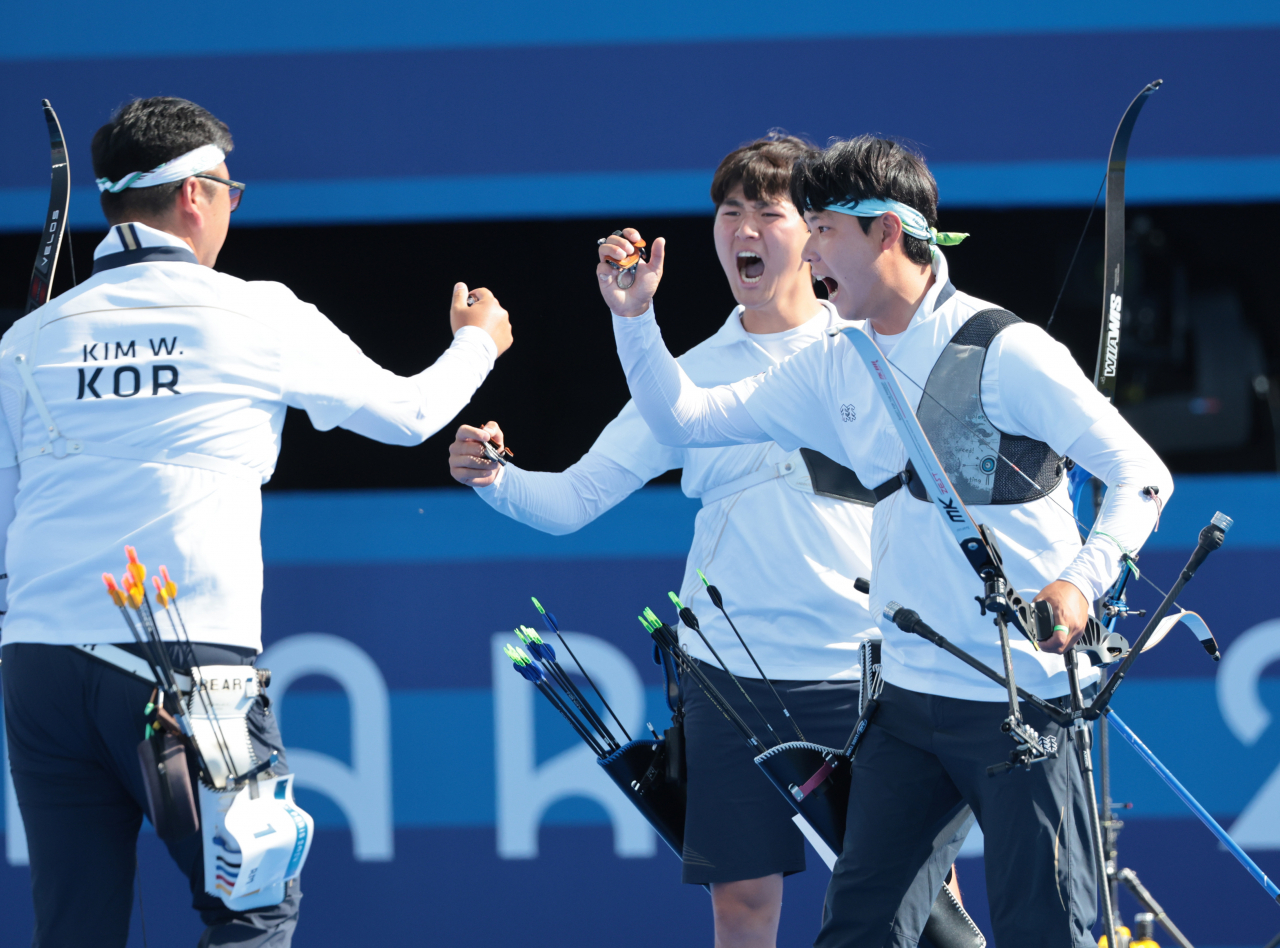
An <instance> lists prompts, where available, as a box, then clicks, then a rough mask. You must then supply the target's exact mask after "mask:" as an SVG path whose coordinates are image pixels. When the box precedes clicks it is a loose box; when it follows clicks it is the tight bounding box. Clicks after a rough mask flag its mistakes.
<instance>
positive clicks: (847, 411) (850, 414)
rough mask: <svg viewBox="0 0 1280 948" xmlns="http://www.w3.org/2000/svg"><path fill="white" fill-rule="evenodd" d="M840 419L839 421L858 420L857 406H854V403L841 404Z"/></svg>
mask: <svg viewBox="0 0 1280 948" xmlns="http://www.w3.org/2000/svg"><path fill="white" fill-rule="evenodd" d="M840 420H841V421H857V420H858V409H857V407H856V406H854V405H847V404H846V405H841V406H840Z"/></svg>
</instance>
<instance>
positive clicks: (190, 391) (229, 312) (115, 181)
mask: <svg viewBox="0 0 1280 948" xmlns="http://www.w3.org/2000/svg"><path fill="white" fill-rule="evenodd" d="M231 148H232V142H231V135H230V133H229V131H228V130H227V127H226V126H225V125H224V124H223V123H221V122H220V121H218V120H217V119H216V118H215V117H214V116H213V115H211V114H209V113H208V112H207V111H205V110H204V109H202V108H200V107H199V106H198V105H195V104H193V103H191V102H187V101H185V100H182V99H173V98H154V99H144V100H138V101H134V102H130V103H129V104H127V105H125V106H123V107H122V108H121V109H120V110H119V111H118V112H117V113H116V114H115V115H114V116H113V117H112V118H111V121H110V122H108V123H107V124H106V125H104V126H103V127H102V128H101V129H99V130H98V132H97V134H96V135H95V136H94V139H93V144H92V152H93V164H94V171H95V173H96V175H97V176H98V187H99V189H100V190H101V201H102V209H103V211H104V213H105V214H106V217H107V220H108V222H109V223H110V225H111V229H110V231H109V232H108V234H107V237H106V239H104V240H103V241H102V243H101V244H100V245H99V246H98V248H97V250H96V251H95V253H94V272H93V276H92V277H90V278H89V279H87V280H85V281H84V282H83V283H81V284H80V285H79V286H77V287H76V288H74V289H73V290H70V291H68V292H66V293H64V294H63V295H62V296H59V297H58V298H56V299H53V300H51V301H50V302H48V303H47V304H46V305H44V306H42V307H40V308H39V309H37V310H35V311H34V312H32V313H30V314H29V315H27V316H25V317H23V318H22V319H19V320H18V321H17V322H16V323H14V325H13V326H12V327H11V328H10V329H9V331H8V332H6V333H5V334H4V337H3V339H0V409H2V411H3V423H2V424H0V527H5V528H7V548H6V549H5V550H4V560H5V566H6V567H7V570H8V575H9V585H8V614H7V616H6V617H5V622H4V627H3V643H2V644H3V648H2V650H0V655H2V657H3V661H2V663H0V673H3V685H4V689H3V690H4V712H5V715H4V716H5V725H6V729H7V734H6V736H7V746H8V754H9V760H10V762H11V767H12V772H13V781H14V787H15V789H16V791H17V796H18V804H19V807H20V809H21V812H22V819H23V824H24V826H25V830H26V837H27V843H28V848H29V851H30V861H31V870H32V871H31V878H32V892H33V901H34V903H35V916H36V928H35V945H36V946H37V948H60V946H81V945H90V944H92V945H103V946H120V948H122V946H123V945H124V944H125V941H126V938H127V936H128V926H129V915H130V907H131V905H132V901H133V893H134V887H135V862H136V857H135V852H136V841H137V836H138V832H139V828H140V825H141V821H142V815H143V812H144V808H145V806H146V791H145V789H144V783H143V774H142V772H141V770H140V767H139V759H138V741H139V739H140V738H141V737H142V735H143V732H144V725H145V723H146V720H147V717H146V714H147V709H146V704H147V701H148V698H149V696H150V695H151V693H152V687H151V685H149V684H147V683H146V682H145V681H144V680H142V678H140V677H138V667H139V666H141V667H142V669H143V671H142V673H141V674H142V676H143V677H145V676H146V671H145V668H146V666H145V664H144V663H142V662H141V661H140V658H141V657H142V655H143V651H142V649H141V648H140V647H138V646H137V645H135V644H133V643H132V642H131V641H130V637H129V632H128V629H127V628H126V626H125V625H124V623H123V622H122V621H121V617H120V612H119V610H117V609H116V608H115V607H114V606H113V605H112V602H111V600H110V599H109V598H108V597H107V594H106V591H105V590H104V589H103V587H102V580H101V579H100V577H101V576H102V574H103V573H115V574H119V573H120V571H121V569H122V567H123V565H124V562H125V559H124V557H125V553H124V547H125V545H126V544H128V545H130V546H133V547H136V548H137V550H138V552H139V554H140V555H141V557H142V558H143V560H144V561H146V562H147V563H149V564H151V567H152V571H153V572H154V571H155V569H156V568H157V567H158V566H159V565H160V564H165V565H166V566H167V567H168V569H169V572H170V575H171V576H172V578H173V579H174V580H175V581H176V582H177V583H178V584H179V586H180V587H181V593H182V596H181V598H182V615H183V617H184V618H185V620H186V625H187V628H188V630H189V633H190V636H191V638H192V639H193V640H194V641H195V642H196V643H198V644H196V645H195V646H194V655H192V654H191V653H190V652H188V651H187V650H185V649H182V648H178V647H177V646H176V645H174V646H168V647H169V650H170V655H171V661H172V663H173V664H174V665H175V666H177V667H178V669H179V670H180V671H181V670H182V669H184V668H189V667H190V666H192V665H200V666H208V665H246V666H247V665H252V664H253V663H254V661H255V658H256V656H257V654H258V653H259V652H260V651H261V650H262V641H261V596H262V551H261V544H260V540H259V535H260V521H261V510H262V500H261V492H260V488H261V485H262V484H263V483H265V482H266V481H267V480H268V479H269V478H270V477H271V474H272V472H273V471H274V469H275V464H276V458H277V455H278V452H279V449H280V436H281V429H282V426H283V423H284V419H285V409H286V407H288V406H292V407H295V408H300V409H302V410H304V411H305V412H306V413H307V415H308V416H309V418H310V421H311V423H312V424H313V425H314V426H315V427H316V428H318V429H320V430H328V429H330V428H334V427H343V428H346V429H348V430H350V431H355V432H357V433H359V434H362V435H365V436H366V437H369V438H372V439H374V440H377V441H382V442H384V443H388V444H402V445H416V444H419V443H421V442H422V441H423V440H424V439H425V438H427V437H428V436H430V435H431V434H433V433H434V432H435V431H436V430H438V429H439V428H440V427H441V426H443V425H444V424H445V423H447V422H448V421H449V420H450V419H451V418H452V417H453V416H454V415H455V414H457V412H458V411H459V410H460V409H461V408H462V407H463V406H464V405H466V404H467V402H468V401H469V400H470V398H471V395H472V393H473V392H474V391H475V390H476V388H477V387H478V386H479V385H480V384H481V382H482V381H483V380H484V379H485V377H486V376H487V375H488V373H489V371H490V369H491V368H492V366H493V363H494V359H495V358H497V356H498V355H500V354H501V353H502V352H503V351H505V350H506V349H507V347H508V346H509V345H510V344H511V326H510V322H509V320H508V317H507V313H506V312H505V311H504V310H503V309H502V308H501V307H500V306H499V305H498V302H497V300H495V299H494V297H493V295H492V294H491V293H489V292H488V291H487V290H484V289H474V290H470V291H469V290H468V288H467V287H466V286H464V285H463V284H458V285H457V286H455V287H454V290H453V305H452V309H451V311H450V322H451V325H452V328H453V330H454V339H453V344H452V345H451V346H450V347H449V348H448V350H446V351H445V352H444V354H443V355H441V356H440V357H439V358H438V359H437V360H436V362H435V363H434V364H433V365H431V366H430V367H429V368H427V369H425V370H424V371H422V372H420V373H419V374H417V375H415V376H413V377H412V378H402V377H400V376H397V375H394V374H392V373H391V372H389V371H387V370H385V369H383V368H381V367H379V366H378V365H377V364H376V363H374V362H373V361H371V360H370V359H369V358H368V357H367V356H365V355H364V354H363V353H362V352H361V351H360V349H359V348H358V347H357V346H356V345H355V343H353V342H352V341H351V340H350V339H349V338H348V337H347V336H346V335H344V334H343V333H342V332H341V331H339V330H338V329H337V327H335V326H334V325H333V323H331V322H330V321H329V320H328V319H326V318H325V317H324V316H323V315H322V314H321V313H320V312H319V311H318V310H317V309H316V308H315V307H314V306H311V305H309V304H307V303H304V302H302V301H301V300H299V299H298V298H297V297H296V296H294V295H293V293H291V292H290V291H289V290H288V288H286V287H284V286H282V285H281V284H278V283H264V282H246V281H243V280H240V279H237V278H235V277H233V276H229V275H227V274H225V273H219V272H218V271H216V270H214V269H213V266H214V264H215V262H216V261H217V258H218V253H219V251H220V250H221V249H222V245H223V242H224V241H225V239H226V237H227V230H228V224H229V219H230V216H231V213H232V211H234V210H235V209H236V207H237V205H238V203H239V201H240V198H241V195H242V194H243V192H244V187H245V186H244V185H243V184H240V183H238V182H236V181H234V180H232V179H231V177H230V173H229V171H228V169H227V164H226V156H227V154H228V153H230V151H231ZM468 297H470V298H471V301H470V302H471V303H472V305H469V300H468ZM3 536H5V533H4V532H3V531H0V537H3ZM157 611H158V610H157ZM160 621H161V632H162V634H165V638H166V640H167V639H168V638H170V637H171V635H170V634H169V632H168V629H167V628H165V627H164V624H163V623H164V620H163V619H162V620H160ZM85 646H92V647H93V652H92V654H90V653H89V652H88V651H87V650H86V649H85ZM192 658H194V661H192ZM246 724H247V727H248V734H249V738H250V742H251V743H252V746H253V750H254V756H255V757H256V759H257V760H258V761H269V760H270V756H271V753H272V752H273V751H274V752H276V753H278V754H279V755H280V757H279V763H278V764H277V765H275V766H274V768H273V769H272V770H269V771H268V774H269V775H271V774H280V773H287V772H288V768H287V765H286V763H285V760H284V747H283V744H282V742H281V737H280V730H279V727H278V725H277V723H276V720H275V718H274V716H272V715H271V713H270V711H269V710H268V709H267V704H266V702H265V701H264V700H263V699H262V698H258V699H257V700H256V701H255V702H254V703H253V705H252V707H250V709H249V711H248V717H247V720H246ZM205 815H206V816H207V814H205ZM168 845H169V851H170V853H171V854H172V856H173V858H174V860H175V862H177V864H178V867H179V868H180V869H181V870H182V872H183V873H184V874H186V875H187V877H188V878H189V879H190V883H191V891H192V894H193V903H194V907H195V908H196V909H197V910H198V911H199V912H200V916H201V919H202V920H203V922H204V924H205V925H206V926H207V927H206V929H205V932H204V935H203V937H202V939H201V941H200V944H201V945H202V946H212V945H231V944H234V945H237V946H265V945H271V946H273V948H276V946H287V945H288V944H289V943H290V941H291V939H292V934H293V930H294V927H295V926H296V924H297V916H298V907H299V901H300V898H301V891H300V888H299V886H298V885H297V884H296V883H290V884H289V886H288V888H286V889H284V890H283V891H284V899H283V901H281V902H280V903H279V904H276V905H268V906H263V907H259V908H255V909H250V910H244V911H232V910H230V909H229V908H227V906H226V904H225V903H224V902H223V901H222V900H221V899H220V898H217V897H214V896H213V895H210V894H207V891H206V890H207V886H208V885H212V884H213V882H212V881H211V880H206V879H205V878H204V868H203V867H204V862H203V855H202V837H201V833H200V832H197V833H195V834H194V835H188V836H186V837H185V838H181V839H177V840H176V841H175V842H171V843H169V844H168ZM153 879H154V877H152V878H150V879H148V880H147V882H148V884H149V885H151V884H153ZM215 887H216V886H215Z"/></svg>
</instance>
